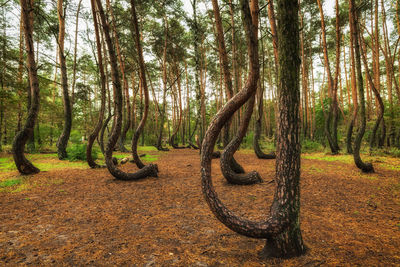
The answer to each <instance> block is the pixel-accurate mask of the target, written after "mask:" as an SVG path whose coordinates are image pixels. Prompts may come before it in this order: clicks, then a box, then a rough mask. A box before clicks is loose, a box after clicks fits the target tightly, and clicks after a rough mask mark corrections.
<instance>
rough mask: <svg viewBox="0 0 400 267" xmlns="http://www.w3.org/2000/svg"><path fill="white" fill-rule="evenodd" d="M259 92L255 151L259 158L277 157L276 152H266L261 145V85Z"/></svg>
mask: <svg viewBox="0 0 400 267" xmlns="http://www.w3.org/2000/svg"><path fill="white" fill-rule="evenodd" d="M259 91H260V92H259V93H258V99H257V102H258V103H257V104H258V108H257V112H258V116H257V119H256V121H255V124H254V137H253V148H254V153H255V154H256V156H257V158H259V159H275V158H276V155H275V153H274V152H272V153H270V154H265V153H264V152H263V151H262V150H261V147H260V143H259V140H260V136H261V120H262V115H263V107H264V105H263V91H264V90H263V88H261V86H260V87H259Z"/></svg>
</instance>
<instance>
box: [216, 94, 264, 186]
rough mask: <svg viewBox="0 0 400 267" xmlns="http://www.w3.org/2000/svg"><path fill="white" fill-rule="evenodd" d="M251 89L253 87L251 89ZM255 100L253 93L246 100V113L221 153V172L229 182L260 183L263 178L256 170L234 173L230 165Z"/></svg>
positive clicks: (248, 121) (240, 183) (244, 132)
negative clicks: (237, 129)
mask: <svg viewBox="0 0 400 267" xmlns="http://www.w3.org/2000/svg"><path fill="white" fill-rule="evenodd" d="M252 90H253V89H252ZM254 102H255V95H254V94H253V96H251V97H250V99H249V101H248V102H247V109H246V113H245V114H244V116H243V120H242V123H241V124H240V128H239V131H238V133H237V134H236V135H235V136H234V137H233V138H232V140H231V141H230V142H229V144H228V145H227V146H226V147H225V149H224V151H223V152H222V154H221V160H220V161H221V172H222V174H223V175H224V177H225V179H226V180H227V181H228V182H229V183H231V184H238V185H248V184H255V183H261V182H262V181H263V180H262V179H261V176H260V174H258V172H256V171H251V172H249V173H247V174H244V173H236V172H234V171H233V170H232V168H231V167H230V165H231V164H229V163H230V159H231V158H232V157H233V154H234V153H235V152H236V150H237V149H238V148H239V146H240V143H241V142H242V140H243V137H244V136H245V134H246V131H247V128H248V126H249V123H250V119H251V115H252V113H253V108H254Z"/></svg>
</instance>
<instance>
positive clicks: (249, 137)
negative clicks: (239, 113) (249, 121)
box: [241, 131, 254, 148]
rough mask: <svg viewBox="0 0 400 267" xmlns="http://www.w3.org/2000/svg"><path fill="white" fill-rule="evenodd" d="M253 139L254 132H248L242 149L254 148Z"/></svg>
mask: <svg viewBox="0 0 400 267" xmlns="http://www.w3.org/2000/svg"><path fill="white" fill-rule="evenodd" d="M253 139H254V132H253V131H249V132H247V134H246V135H245V137H243V140H242V144H241V148H252V147H253Z"/></svg>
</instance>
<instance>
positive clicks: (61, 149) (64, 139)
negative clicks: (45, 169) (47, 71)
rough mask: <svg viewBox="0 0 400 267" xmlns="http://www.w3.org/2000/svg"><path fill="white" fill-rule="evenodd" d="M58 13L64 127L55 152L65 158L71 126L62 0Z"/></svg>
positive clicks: (61, 0)
mask: <svg viewBox="0 0 400 267" xmlns="http://www.w3.org/2000/svg"><path fill="white" fill-rule="evenodd" d="M57 14H58V23H59V28H58V53H59V58H60V67H61V87H62V94H63V105H64V128H63V131H62V133H61V135H60V137H59V138H58V141H57V154H58V158H59V159H60V160H62V159H66V158H67V156H68V155H67V145H68V140H69V136H70V133H71V128H72V110H71V102H70V99H69V92H68V78H67V63H66V59H65V54H64V40H65V9H64V7H63V0H58V2H57Z"/></svg>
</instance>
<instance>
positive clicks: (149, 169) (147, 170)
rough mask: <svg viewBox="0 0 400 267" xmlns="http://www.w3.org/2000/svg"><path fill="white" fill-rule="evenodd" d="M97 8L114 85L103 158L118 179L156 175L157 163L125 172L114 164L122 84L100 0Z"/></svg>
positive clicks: (119, 128) (120, 123) (119, 122)
mask: <svg viewBox="0 0 400 267" xmlns="http://www.w3.org/2000/svg"><path fill="white" fill-rule="evenodd" d="M96 3H97V8H98V9H99V14H100V18H101V23H102V28H103V31H104V35H105V39H106V43H107V47H108V53H109V57H110V63H111V77H112V81H113V86H114V93H115V94H114V107H115V109H114V110H115V116H116V118H115V126H114V129H113V131H112V133H111V136H110V138H109V140H108V143H107V148H106V153H105V160H106V165H107V169H108V170H109V172H110V173H111V174H112V175H113V176H114V177H115V178H116V179H119V180H138V179H142V178H145V177H149V176H150V177H157V172H158V168H157V165H153V164H149V165H146V166H145V167H144V168H142V169H140V170H138V171H137V172H135V173H126V172H124V171H121V170H120V169H118V168H117V166H116V165H114V162H113V158H112V153H113V150H114V147H115V145H116V143H117V141H118V138H119V135H120V134H121V128H122V86H121V81H120V77H119V73H118V63H117V56H116V53H115V50H114V47H113V43H112V40H111V36H110V26H109V23H108V21H107V19H106V15H105V13H104V10H103V6H102V4H101V0H96Z"/></svg>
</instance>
